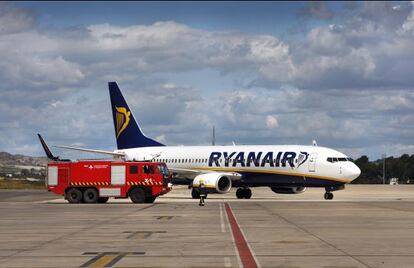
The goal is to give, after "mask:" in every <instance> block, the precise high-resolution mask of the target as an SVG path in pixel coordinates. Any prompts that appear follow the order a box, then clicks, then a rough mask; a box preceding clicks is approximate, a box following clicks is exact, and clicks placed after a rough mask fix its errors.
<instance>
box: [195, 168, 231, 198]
mask: <svg viewBox="0 0 414 268" xmlns="http://www.w3.org/2000/svg"><path fill="white" fill-rule="evenodd" d="M201 182H203V183H204V186H205V187H206V189H207V192H209V193H219V194H225V193H228V192H229V191H230V189H231V185H232V184H231V179H230V178H229V177H228V176H226V175H223V174H220V173H206V174H200V175H198V176H197V177H195V178H194V180H193V185H192V186H193V188H199V187H200V183H201Z"/></svg>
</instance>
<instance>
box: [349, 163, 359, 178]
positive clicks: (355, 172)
mask: <svg viewBox="0 0 414 268" xmlns="http://www.w3.org/2000/svg"><path fill="white" fill-rule="evenodd" d="M348 172H349V178H350V179H352V180H355V179H356V178H358V177H359V175H361V170H360V169H359V167H358V166H357V165H355V164H354V163H352V165H351V166H350V168H349V171H348Z"/></svg>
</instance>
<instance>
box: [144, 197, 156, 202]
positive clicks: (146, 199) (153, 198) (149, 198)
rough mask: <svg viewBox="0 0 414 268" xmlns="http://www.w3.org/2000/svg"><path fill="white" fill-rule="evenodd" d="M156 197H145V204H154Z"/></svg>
mask: <svg viewBox="0 0 414 268" xmlns="http://www.w3.org/2000/svg"><path fill="white" fill-rule="evenodd" d="M154 201H155V197H153V196H147V197H145V203H154Z"/></svg>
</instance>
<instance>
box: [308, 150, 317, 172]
mask: <svg viewBox="0 0 414 268" xmlns="http://www.w3.org/2000/svg"><path fill="white" fill-rule="evenodd" d="M317 156H318V154H317V153H311V155H310V156H309V164H308V168H309V172H315V171H316V157H317Z"/></svg>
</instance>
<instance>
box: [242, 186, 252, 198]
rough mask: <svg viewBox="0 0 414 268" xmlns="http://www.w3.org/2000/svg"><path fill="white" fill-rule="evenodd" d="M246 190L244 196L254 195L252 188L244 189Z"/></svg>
mask: <svg viewBox="0 0 414 268" xmlns="http://www.w3.org/2000/svg"><path fill="white" fill-rule="evenodd" d="M243 190H244V191H243V192H244V198H246V199H250V198H251V197H252V190H250V188H246V189H243Z"/></svg>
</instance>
